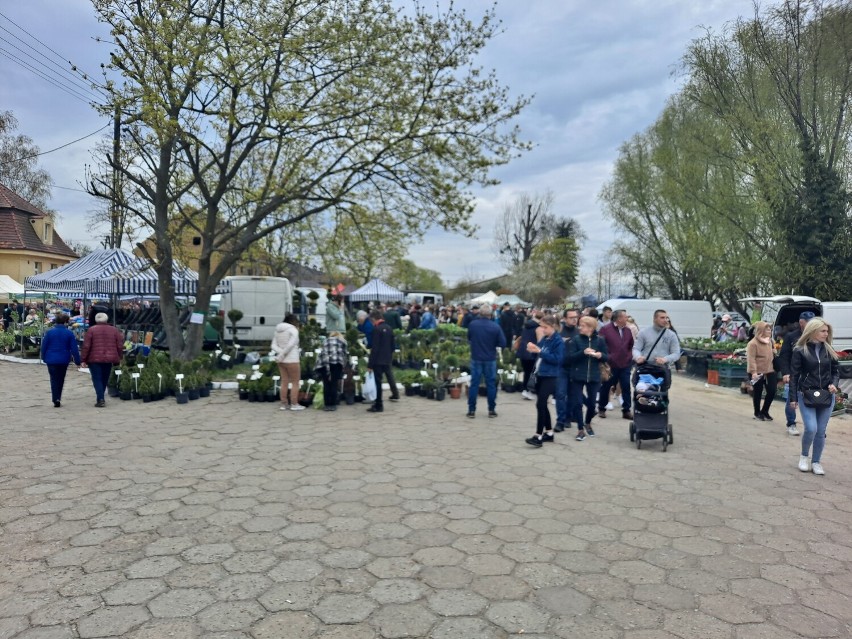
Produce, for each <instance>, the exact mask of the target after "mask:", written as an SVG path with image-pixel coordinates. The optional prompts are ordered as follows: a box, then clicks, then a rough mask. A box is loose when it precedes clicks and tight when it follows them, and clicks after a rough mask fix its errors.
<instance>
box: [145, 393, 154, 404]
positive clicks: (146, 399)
mask: <svg viewBox="0 0 852 639" xmlns="http://www.w3.org/2000/svg"><path fill="white" fill-rule="evenodd" d="M152 401H154V396H153V395H148V394H143V395H142V403H143V404H150V403H151V402H152Z"/></svg>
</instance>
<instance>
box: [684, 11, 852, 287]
mask: <svg viewBox="0 0 852 639" xmlns="http://www.w3.org/2000/svg"><path fill="white" fill-rule="evenodd" d="M685 62H686V66H687V69H688V71H689V73H690V74H691V79H690V82H689V83H688V85H687V88H686V91H687V95H688V96H689V97H690V99H692V100H694V102H695V103H696V104H698V105H700V106H701V107H703V108H704V109H705V110H706V112H707V113H708V114H711V115H712V116H713V117H714V118H715V119H716V121H717V122H718V124H719V126H720V127H722V128H724V129H725V130H726V131H727V132H728V134H729V135H730V137H731V139H732V140H734V141H735V142H736V144H737V146H738V147H739V151H740V156H741V157H740V162H741V164H740V171H741V179H743V180H748V181H750V182H751V183H752V184H753V186H754V188H755V194H754V195H755V198H756V199H755V202H754V205H755V208H757V209H765V210H766V211H767V213H768V216H769V220H770V221H771V224H773V225H774V226H775V227H777V228H779V229H781V233H780V235H779V236H778V238H777V239H778V240H779V242H778V245H777V247H776V251H775V252H774V256H775V258H776V264H775V271H776V272H777V273H778V278H777V279H778V280H779V281H782V282H783V283H784V284H785V286H784V288H785V289H791V290H795V291H797V292H805V291H807V292H811V293H815V292H816V290H817V289H819V290H820V291H821V294H822V295H823V296H825V297H829V298H837V299H846V298H848V297H849V295H850V294H852V264H850V260H849V259H848V256H849V250H850V249H849V245H850V243H852V242H850V240H852V237H850V231H849V229H850V208H849V192H848V186H847V185H846V184H844V177H845V178H846V179H848V166H849V157H848V143H849V140H850V136H852V125H850V120H849V117H848V111H849V101H850V99H852V5H850V3H849V2H825V1H823V0H785V1H784V2H782V3H780V4H778V5H776V6H771V7H767V8H766V9H765V10H764V11H762V12H761V11H760V10H759V8H758V7H757V5H755V16H754V18H753V19H751V20H739V21H738V22H737V23H735V24H734V25H733V27H732V28H731V29H730V30H729V31H727V32H725V33H723V34H721V35H715V36H714V35H712V34H709V35H708V36H707V37H706V38H703V39H702V40H699V41H696V42H695V43H693V45H692V46H691V47H690V50H689V52H688V53H687V56H686V58H685ZM844 172H845V173H846V175H845V176H844V175H843V173H844Z"/></svg>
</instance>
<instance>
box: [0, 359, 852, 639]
mask: <svg viewBox="0 0 852 639" xmlns="http://www.w3.org/2000/svg"><path fill="white" fill-rule="evenodd" d="M0 380H2V381H0V388H2V397H3V400H4V401H3V420H2V422H1V423H0V638H5V637H15V638H17V639H65V638H69V637H86V638H88V637H131V638H133V639H143V638H145V639H149V638H150V639H182V638H189V637H200V638H206V639H246V638H249V637H251V638H253V639H278V638H281V639H300V638H309V637H310V638H320V637H322V638H325V639H332V638H335V639H373V638H384V639H391V638H396V637H424V638H425V637H430V638H433V639H500V638H505V637H508V636H510V635H517V634H520V633H523V635H524V636H525V637H527V638H529V639H532V638H538V639H543V638H545V637H547V638H565V639H567V638H575V637H576V638H583V639H607V638H616V639H667V638H672V637H681V638H683V639H717V638H718V639H722V638H724V639H758V638H767V639H788V638H791V637H850V636H852V625H850V624H852V571H850V568H852V464H850V461H849V460H850V458H852V455H850V453H852V437H850V433H852V418H850V417H843V418H835V419H833V420H832V423H831V425H830V427H829V440H828V445H827V449H826V455H825V457H824V464H825V468H826V472H827V474H826V476H824V477H817V476H814V475H813V474H810V473H808V474H805V473H800V472H799V471H798V470H797V469H796V462H797V460H798V457H797V456H798V444H799V438H793V437H788V436H787V435H786V433H785V431H784V427H783V418H779V417H776V421H775V422H773V423H772V424H766V423H758V422H754V421H752V420H751V419H750V403H749V402H748V400H747V399H746V398H744V397H742V396H740V395H738V394H736V393H735V392H734V391H730V390H726V389H719V388H711V389H708V388H705V387H704V385H703V384H701V383H698V382H695V381H692V380H687V379H683V378H678V379H676V380H675V386H674V389H673V393H672V396H673V407H672V418H671V419H672V422H673V424H674V425H675V442H674V445H673V446H672V447H670V448H669V450H668V452H666V453H663V452H662V451H661V450H660V447H659V444H658V443H656V442H655V443H649V444H648V445H647V446H646V447H643V448H642V450H637V449H636V448H635V446H634V445H632V444H630V442H629V440H628V437H627V422H625V421H623V420H622V419H620V416H619V415H618V413H615V414H612V413H611V414H610V417H609V418H607V419H606V420H596V429H595V430H596V432H597V434H598V436H597V437H595V438H594V439H591V438H590V439H587V440H586V441H585V442H582V443H579V442H576V441H574V439H573V437H568V436H565V435H561V436H560V435H557V440H558V441H557V442H556V443H555V444H546V445H545V446H544V448H543V449H533V448H530V447H528V446H526V445H525V444H524V443H523V440H524V438H525V437H527V436H529V434H530V433H531V432H532V424H533V415H534V406H533V403H532V402H526V401H523V400H522V399H521V398H520V396H519V395H517V394H515V395H505V394H503V395H501V396H500V397H499V400H498V401H499V403H498V411H499V413H500V416H499V417H498V418H497V419H488V418H487V417H486V415H485V411H484V407H483V406H480V412H479V413H478V414H477V417H476V419H475V420H469V419H465V418H464V413H465V410H466V408H465V405H464V403H463V402H462V401H458V400H450V399H448V400H446V401H445V402H443V403H439V402H433V401H427V400H424V399H419V398H417V399H412V398H403V399H402V401H400V402H399V403H397V404H394V403H388V404H386V409H385V411H386V412H385V413H384V414H382V415H377V416H368V415H367V414H366V413H365V411H364V407H363V406H358V407H341V410H339V411H338V412H337V413H334V414H332V413H324V412H317V411H304V412H302V413H284V412H280V411H278V410H277V404H276V405H273V404H249V403H247V402H239V401H237V399H236V397H235V393H234V392H230V391H221V392H218V393H214V395H213V396H212V397H211V398H210V399H207V400H200V401H198V402H192V403H191V404H190V405H188V406H177V405H175V404H174V403H173V402H165V401H164V402H159V403H155V404H146V405H143V404H141V403H140V402H133V403H130V402H119V401H109V403H108V405H107V408H106V409H102V410H98V409H95V408H94V407H93V404H94V396H93V392H92V390H91V388H90V386H89V381H88V377H86V376H84V375H82V374H77V373H76V372H69V381H68V384H67V387H66V392H65V398H64V400H63V406H62V408H60V409H54V408H53V407H52V406H50V402H49V401H48V400H49V392H48V382H47V374H46V371H45V369H44V368H43V367H40V366H23V365H17V364H13V363H8V362H0ZM480 402H482V400H480ZM774 413H775V414H776V416H780V415H781V413H782V411H781V409H780V407H779V406H777V405H776V407H775V409H774Z"/></svg>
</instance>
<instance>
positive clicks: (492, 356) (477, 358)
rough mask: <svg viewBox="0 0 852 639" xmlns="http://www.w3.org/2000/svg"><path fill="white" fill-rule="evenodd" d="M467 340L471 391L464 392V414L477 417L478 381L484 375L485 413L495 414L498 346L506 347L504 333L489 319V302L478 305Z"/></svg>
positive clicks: (468, 330) (468, 328)
mask: <svg viewBox="0 0 852 639" xmlns="http://www.w3.org/2000/svg"><path fill="white" fill-rule="evenodd" d="M467 339H468V341H469V342H470V372H471V378H470V391H469V392H468V395H467V416H468V417H470V418H471V419H472V418H474V417H476V397H477V395H478V394H479V381H480V379H481V378H482V377H483V376H484V377H485V386H486V389H487V395H488V416H489V417H497V350H498V349H500V348H506V337H505V335H504V334H503V331H502V330H500V327H499V326H497V324H495V323H494V322H493V321H492V320H491V304H483V305H482V306H480V307H479V316H478V317H477V318H476V319H474V320H471V322H470V324H469V325H468V327H467Z"/></svg>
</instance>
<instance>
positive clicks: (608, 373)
mask: <svg viewBox="0 0 852 639" xmlns="http://www.w3.org/2000/svg"><path fill="white" fill-rule="evenodd" d="M598 368H599V369H600V371H601V381H602V382H608V381H609V379H610V378H611V377H612V369H611V368H610V367H609V364H608V363H607V362H601V363H599V364H598Z"/></svg>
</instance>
